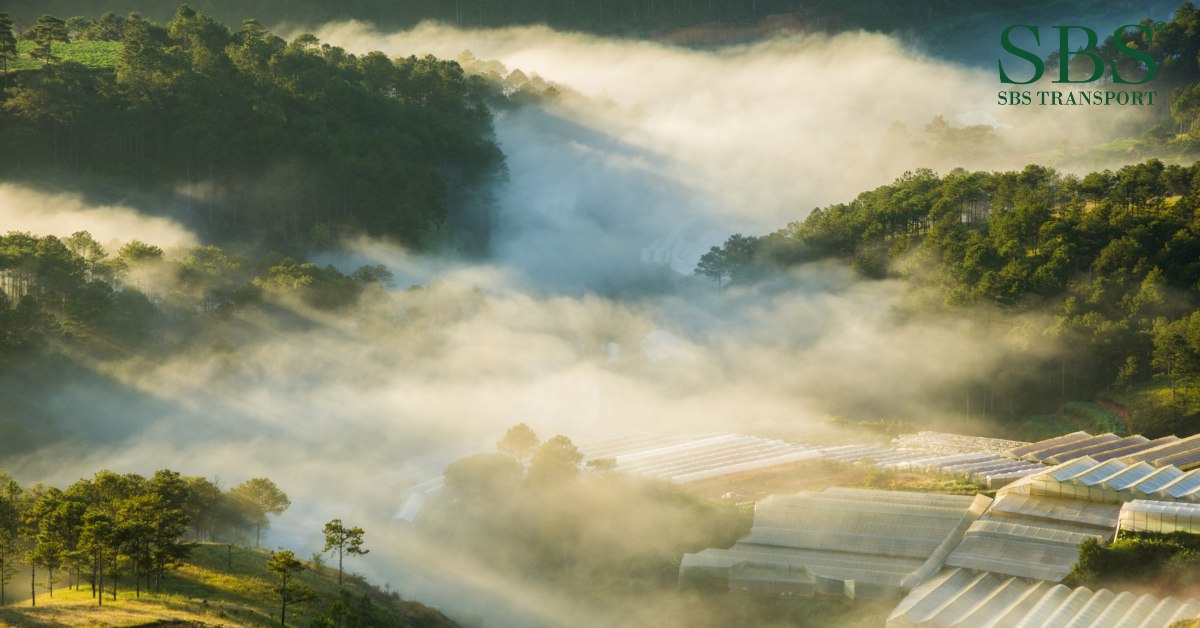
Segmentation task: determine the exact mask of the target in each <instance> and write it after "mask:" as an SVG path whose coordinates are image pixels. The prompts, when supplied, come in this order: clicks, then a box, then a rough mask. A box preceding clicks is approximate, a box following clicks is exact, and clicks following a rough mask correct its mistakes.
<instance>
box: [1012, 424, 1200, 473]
mask: <svg viewBox="0 0 1200 628" xmlns="http://www.w3.org/2000/svg"><path fill="white" fill-rule="evenodd" d="M1005 455H1007V456H1009V457H1011V458H1017V459H1022V460H1029V461H1034V462H1043V463H1046V464H1060V463H1063V462H1069V461H1071V460H1075V459H1077V458H1082V457H1084V456H1087V457H1090V458H1092V459H1093V460H1096V461H1098V462H1104V461H1106V460H1120V461H1121V462H1123V463H1126V464H1132V463H1136V462H1143V461H1144V462H1148V463H1149V464H1151V465H1153V466H1155V467H1165V466H1175V467H1179V468H1180V469H1181V470H1183V471H1188V470H1191V469H1195V468H1200V434H1198V435H1195V436H1188V437H1187V438H1179V437H1176V436H1164V437H1162V438H1157V439H1155V440H1147V439H1146V438H1145V437H1144V436H1125V437H1120V436H1117V435H1115V434H1100V435H1098V436H1093V435H1091V434H1088V433H1087V432H1072V433H1070V434H1066V435H1063V436H1058V437H1056V438H1050V439H1047V440H1043V441H1039V442H1036V443H1030V444H1028V445H1022V446H1020V447H1014V448H1012V449H1010V450H1008V451H1007V452H1005Z"/></svg>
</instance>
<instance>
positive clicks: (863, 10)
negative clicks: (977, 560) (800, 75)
mask: <svg viewBox="0 0 1200 628" xmlns="http://www.w3.org/2000/svg"><path fill="white" fill-rule="evenodd" d="M192 4H193V6H195V7H196V8H197V9H198V10H202V11H204V12H206V13H209V14H210V15H213V16H215V17H217V18H218V19H221V20H225V21H227V22H231V23H236V22H239V21H241V20H243V19H246V18H250V17H254V18H258V19H260V20H263V21H264V22H267V23H272V24H275V23H292V24H306V25H313V24H318V23H321V22H327V21H330V20H338V19H358V20H369V21H372V22H375V23H377V24H380V25H382V26H385V27H389V28H394V27H408V26H413V25H415V24H417V23H418V22H420V21H422V20H436V21H441V22H445V23H449V24H455V25H458V26H464V27H498V26H513V25H525V24H546V25H549V26H552V27H554V28H558V29H568V30H582V31H589V32H598V33H609V34H612V33H617V34H627V33H628V34H639V33H646V32H649V31H652V30H661V29H672V28H681V27H688V26H697V25H705V24H712V23H717V24H729V25H735V26H737V25H743V26H744V25H747V24H751V23H753V22H754V21H755V20H758V19H761V18H764V17H768V16H786V17H790V18H792V19H793V20H794V22H791V24H792V25H799V26H806V27H809V28H812V27H833V28H868V29H875V30H884V31H889V32H894V31H901V30H904V29H910V28H914V27H919V26H922V25H926V24H929V23H932V22H937V21H942V20H946V19H949V18H955V17H963V16H968V15H970V14H972V13H975V12H978V11H980V10H983V9H988V8H991V7H990V5H989V3H985V2H979V1H972V2H950V1H948V0H918V1H915V2H904V3H895V2H887V1H884V0H870V1H868V2H859V3H845V2H834V1H832V0H719V1H715V0H593V1H590V2H585V1H583V0H503V1H500V2H494V1H493V2H489V1H487V0H455V1H454V2H446V1H444V0H412V1H406V2H381V1H380V0H337V1H333V0H256V1H255V2H235V1H231V0H199V1H197V2H193V3H192ZM1010 4H1011V6H1010V7H1009V8H1010V9H1011V10H1014V11H1017V10H1020V9H1022V8H1028V7H1032V6H1036V5H1037V4H1038V3H1035V2H1031V1H1029V0H1021V1H1019V2H1013V3H1010ZM134 10H137V11H141V12H142V13H144V14H146V15H147V16H148V17H151V18H158V19H166V18H167V16H168V15H169V14H170V13H171V12H172V11H174V10H175V3H174V1H173V0H168V1H165V2H164V1H161V0H160V1H158V2H154V3H146V2H141V3H132V2H128V1H124V0H51V1H44V0H43V1H38V2H32V1H30V0H16V1H15V2H13V3H12V8H11V11H12V12H13V13H14V14H15V15H17V16H18V17H19V18H20V19H22V20H25V21H29V22H32V21H33V20H35V19H36V18H37V16H38V15H41V14H42V13H46V12H52V13H56V14H58V15H96V14H99V13H102V12H105V11H114V12H118V13H125V12H129V11H134Z"/></svg>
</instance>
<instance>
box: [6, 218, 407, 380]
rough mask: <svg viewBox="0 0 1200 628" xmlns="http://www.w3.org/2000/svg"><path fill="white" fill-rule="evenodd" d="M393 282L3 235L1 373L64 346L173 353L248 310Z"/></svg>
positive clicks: (210, 256)
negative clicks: (177, 345)
mask: <svg viewBox="0 0 1200 628" xmlns="http://www.w3.org/2000/svg"><path fill="white" fill-rule="evenodd" d="M390 281H391V274H390V273H389V272H388V270H387V269H386V268H385V267H382V266H364V267H361V268H359V269H358V270H357V271H355V272H354V273H352V274H350V275H346V274H344V273H342V272H340V271H338V270H337V269H336V268H334V267H332V266H325V267H320V266H317V265H316V264H312V263H305V262H301V261H296V260H294V259H292V258H290V257H285V256H282V255H279V254H268V255H265V256H263V257H261V258H259V259H250V258H247V257H242V256H238V255H234V254H232V253H229V252H227V251H224V250H222V249H220V248H218V247H215V246H195V247H191V248H180V249H176V250H172V251H167V252H164V251H163V250H162V249H161V248H159V247H157V246H154V245H150V244H146V243H143V242H139V241H137V240H133V241H130V242H128V243H126V244H124V245H122V246H120V247H119V249H117V250H116V251H115V252H110V251H109V250H107V249H106V247H105V246H104V245H102V244H100V243H99V242H97V241H96V240H95V239H94V238H93V237H92V236H91V235H90V234H89V233H87V232H86V231H81V232H77V233H75V234H74V235H72V236H70V237H67V238H58V237H56V236H36V235H33V234H29V233H21V232H12V233H9V234H7V235H4V236H0V369H2V368H3V367H4V366H5V365H6V363H8V364H11V363H13V362H19V361H21V360H23V359H26V358H28V357H30V356H31V355H36V354H37V353H38V352H39V351H40V350H42V349H44V348H47V347H49V346H51V345H56V344H57V345H61V344H63V343H65V344H67V345H71V346H74V347H76V348H80V349H84V350H90V349H92V348H95V349H97V350H102V351H103V350H113V349H112V347H114V346H116V347H119V348H121V349H122V350H125V351H148V352H154V351H165V350H169V349H170V348H171V347H172V346H173V344H174V342H173V339H180V338H186V337H187V336H188V335H189V334H191V333H192V332H194V331H195V330H196V329H197V328H198V327H202V326H204V325H205V324H206V323H208V322H210V321H214V320H220V319H223V318H225V317H228V316H229V315H230V314H231V313H232V312H234V311H236V310H238V309H246V308H260V309H266V310H270V309H271V308H272V306H271V303H272V302H273V301H275V300H277V299H283V300H285V301H286V300H288V299H294V300H296V301H297V302H299V303H304V304H307V305H308V306H311V307H315V308H319V309H325V310H337V309H340V308H346V307H350V306H352V305H354V304H356V303H357V302H358V301H359V299H360V297H361V296H362V295H363V294H364V293H365V292H366V291H369V290H372V289H378V288H379V287H380V286H383V285H386V284H388V283H389V282H390ZM93 341H94V342H93ZM105 347H109V349H105ZM109 357H122V356H109Z"/></svg>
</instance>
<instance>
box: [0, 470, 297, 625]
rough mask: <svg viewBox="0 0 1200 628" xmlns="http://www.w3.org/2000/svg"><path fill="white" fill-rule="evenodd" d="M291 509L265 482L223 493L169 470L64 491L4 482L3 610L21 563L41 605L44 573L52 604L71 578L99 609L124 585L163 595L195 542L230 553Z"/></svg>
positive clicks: (0, 507)
mask: <svg viewBox="0 0 1200 628" xmlns="http://www.w3.org/2000/svg"><path fill="white" fill-rule="evenodd" d="M289 505H290V502H289V501H288V499H287V495H286V494H284V493H283V491H281V490H279V488H278V487H276V486H275V484H274V483H273V482H271V481H270V480H269V479H266V478H254V479H251V480H248V481H246V482H243V483H242V484H239V485H238V486H236V487H234V488H232V489H230V490H222V489H221V487H220V486H219V485H217V484H215V483H214V482H212V481H210V480H207V479H205V478H201V477H184V476H181V475H180V474H179V473H176V472H174V471H170V470H166V469H164V470H160V471H157V472H155V474H154V475H153V476H151V477H149V478H146V477H143V476H140V475H137V474H132V473H130V474H125V475H120V474H117V473H113V472H111V471H101V472H99V473H97V474H96V475H95V476H94V477H93V478H91V479H81V480H79V481H78V482H76V483H74V484H72V485H71V486H69V487H67V488H66V489H65V490H63V489H58V488H55V487H53V486H44V485H41V484H37V485H34V486H32V487H29V488H25V489H22V488H21V487H20V486H19V485H18V484H17V482H16V481H15V480H13V479H12V478H11V477H8V476H6V475H4V474H0V605H3V604H4V602H5V592H6V590H7V588H9V587H11V586H13V584H14V583H13V576H14V575H15V574H16V566H17V564H18V563H23V564H25V565H27V566H28V567H29V571H30V581H29V592H30V595H31V598H32V600H31V603H32V604H34V605H36V604H37V583H38V580H39V578H38V570H43V572H44V574H45V575H44V578H42V582H43V584H44V585H45V586H46V587H47V588H48V589H49V591H50V595H51V596H53V595H54V584H55V583H56V582H59V581H61V580H62V572H64V571H65V572H66V577H67V582H68V585H67V586H73V587H76V588H79V587H80V586H81V585H82V584H83V583H85V582H86V583H87V584H88V586H90V587H91V589H92V596H93V597H94V598H96V601H97V604H103V600H104V595H106V594H107V595H111V597H112V599H114V600H115V599H117V594H118V585H120V584H122V582H123V583H124V586H125V587H132V588H133V589H134V594H135V595H139V596H140V595H141V592H142V590H143V587H144V588H145V590H147V591H149V590H151V589H153V590H156V591H158V590H161V588H162V581H163V578H164V576H165V575H166V572H167V571H168V570H169V569H171V568H172V567H173V566H174V565H176V564H178V563H179V562H180V561H181V560H183V559H184V558H186V557H187V556H188V554H189V553H190V552H191V550H192V548H193V547H194V543H193V542H190V541H189V540H188V539H193V540H195V541H200V540H222V541H227V542H231V543H232V542H234V541H240V539H241V538H242V535H243V533H244V532H245V531H247V530H248V529H250V528H254V529H255V530H256V532H255V538H256V540H257V538H258V531H259V530H261V528H262V527H264V526H266V525H268V523H269V521H268V515H270V514H278V513H280V512H283V510H284V509H286V508H287V507H288V506H289ZM125 576H130V578H129V579H127V580H122V578H124V577H125Z"/></svg>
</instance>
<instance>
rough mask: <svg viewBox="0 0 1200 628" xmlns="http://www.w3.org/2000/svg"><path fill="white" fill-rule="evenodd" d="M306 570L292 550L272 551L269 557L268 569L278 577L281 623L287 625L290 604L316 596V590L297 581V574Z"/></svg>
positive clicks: (276, 589)
mask: <svg viewBox="0 0 1200 628" xmlns="http://www.w3.org/2000/svg"><path fill="white" fill-rule="evenodd" d="M304 570H305V566H304V563H303V562H301V561H300V559H298V558H296V554H295V553H294V552H292V550H279V551H277V552H272V553H271V556H270V557H269V558H267V571H269V572H271V573H272V574H275V577H276V578H277V580H276V584H275V593H276V594H277V595H278V596H279V605H280V606H279V623H280V625H282V626H286V625H287V609H288V605H289V604H297V603H300V602H307V601H309V600H312V599H314V598H316V592H315V591H313V590H312V589H311V588H309V587H306V586H304V585H303V584H300V583H298V582H296V576H297V575H298V574H299V573H300V572H302V571H304Z"/></svg>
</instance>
